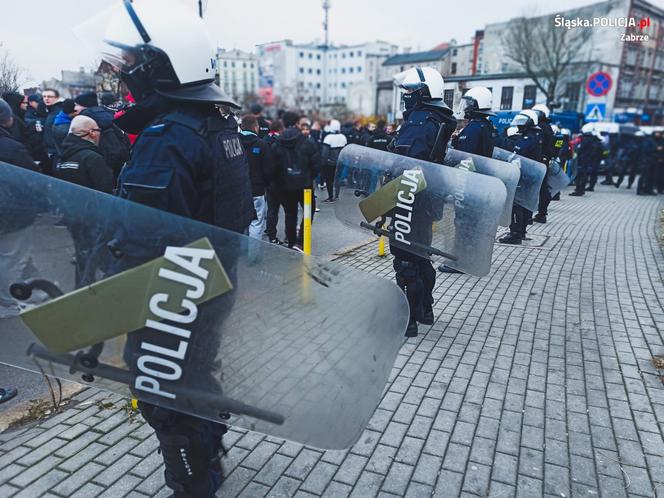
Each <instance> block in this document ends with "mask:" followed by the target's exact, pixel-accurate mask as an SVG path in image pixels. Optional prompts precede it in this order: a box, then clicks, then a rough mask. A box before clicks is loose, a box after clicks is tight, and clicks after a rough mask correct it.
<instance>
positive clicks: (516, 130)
mask: <svg viewBox="0 0 664 498" xmlns="http://www.w3.org/2000/svg"><path fill="white" fill-rule="evenodd" d="M517 133H519V127H518V126H510V127H509V128H507V136H508V137H513V136H514V135H516V134H517Z"/></svg>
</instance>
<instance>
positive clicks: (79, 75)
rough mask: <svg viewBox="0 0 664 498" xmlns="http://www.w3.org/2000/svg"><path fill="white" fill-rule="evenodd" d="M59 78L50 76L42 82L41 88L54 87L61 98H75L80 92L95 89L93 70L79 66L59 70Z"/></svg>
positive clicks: (95, 79)
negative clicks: (69, 69)
mask: <svg viewBox="0 0 664 498" xmlns="http://www.w3.org/2000/svg"><path fill="white" fill-rule="evenodd" d="M61 76H62V77H61V79H56V78H51V79H50V80H48V81H44V82H43V83H42V88H55V89H56V90H57V91H58V92H59V93H60V96H61V97H62V98H72V99H73V98H76V97H77V96H79V95H80V94H81V93H85V92H94V91H96V90H97V80H98V78H97V76H96V75H95V73H94V72H93V71H86V70H85V68H83V67H81V68H79V70H78V71H67V70H63V71H62V72H61Z"/></svg>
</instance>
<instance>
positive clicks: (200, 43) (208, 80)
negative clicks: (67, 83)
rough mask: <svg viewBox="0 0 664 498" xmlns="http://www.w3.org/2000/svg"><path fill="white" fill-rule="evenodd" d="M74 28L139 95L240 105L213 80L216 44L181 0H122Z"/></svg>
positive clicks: (194, 14) (198, 19)
mask: <svg viewBox="0 0 664 498" xmlns="http://www.w3.org/2000/svg"><path fill="white" fill-rule="evenodd" d="M74 31H75V33H76V34H77V36H78V37H79V38H80V39H81V40H82V41H83V42H84V43H85V44H86V45H88V46H95V45H98V48H99V52H100V53H101V55H102V59H103V60H104V61H105V62H107V63H108V64H110V65H111V66H113V67H114V68H115V69H116V70H118V71H119V72H120V73H121V78H122V80H123V81H124V82H125V83H126V84H127V86H128V87H129V88H130V90H131V91H132V94H133V95H134V96H135V97H137V98H138V99H139V100H140V98H141V97H144V96H145V95H146V94H149V93H151V92H152V91H154V92H157V93H159V94H161V95H164V96H166V97H169V98H171V99H175V100H182V101H190V102H208V103H215V104H219V105H228V106H232V107H235V108H239V107H240V106H239V105H238V104H237V103H236V102H234V101H233V99H231V98H230V97H229V96H228V95H226V93H225V92H224V91H223V90H221V88H219V86H217V85H216V84H215V82H214V80H215V73H216V50H215V48H214V44H213V43H212V41H211V39H210V36H209V34H208V31H207V29H206V27H205V25H204V24H203V21H202V19H200V18H199V17H198V16H197V15H196V13H195V12H194V10H193V9H191V8H188V7H187V6H186V5H184V4H183V3H180V2H168V5H165V3H164V2H163V1H161V0H133V1H132V0H123V1H122V2H119V3H115V4H114V5H113V6H112V7H110V8H109V9H107V10H106V11H104V12H102V13H101V14H99V15H97V16H95V17H94V18H92V19H90V20H88V21H86V22H85V23H83V24H82V25H80V26H79V27H78V28H76V29H75V30H74ZM100 42H102V43H101V45H100ZM99 45H100V46H99ZM137 94H138V95H137Z"/></svg>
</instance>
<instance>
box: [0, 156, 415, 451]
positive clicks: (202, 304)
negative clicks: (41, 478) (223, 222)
mask: <svg viewBox="0 0 664 498" xmlns="http://www.w3.org/2000/svg"><path fill="white" fill-rule="evenodd" d="M0 209H1V210H2V217H1V218H0V269H2V272H1V273H0V289H1V290H2V300H1V301H0V312H1V315H0V328H1V330H2V337H3V343H2V344H3V345H2V348H0V362H2V363H4V364H7V365H12V366H15V367H18V368H23V369H27V370H33V371H39V370H40V368H42V369H43V370H44V371H45V372H46V373H48V374H51V375H54V376H57V377H61V378H63V379H70V380H74V381H78V382H85V383H91V384H92V385H93V386H95V387H98V388H101V389H106V390H110V391H113V392H116V393H119V394H122V395H125V396H127V397H130V396H133V397H136V398H138V399H139V400H142V401H145V402H148V403H153V404H157V405H160V406H164V407H168V408H172V409H174V410H177V411H181V412H185V413H188V414H191V415H195V416H198V417H202V418H207V419H210V420H215V421H224V422H227V423H229V424H231V425H237V426H240V427H244V428H247V429H251V430H256V431H261V432H264V433H267V434H271V435H275V436H279V437H284V438H287V439H291V440H294V441H298V442H301V443H305V444H310V445H313V446H317V447H321V448H335V449H339V448H346V447H349V446H350V445H352V444H353V443H354V442H355V441H356V440H357V438H358V437H359V436H360V434H361V433H362V431H363V430H364V428H365V426H366V424H367V422H368V420H369V418H370V417H371V415H372V413H373V411H374V409H375V408H376V406H377V404H378V402H379V400H380V397H381V394H382V391H383V388H384V386H385V382H386V380H387V378H388V375H389V373H390V369H391V368H392V365H393V361H394V359H395V358H396V355H397V352H398V349H399V347H400V345H401V343H402V336H403V332H404V330H405V328H406V325H407V321H408V304H407V302H406V300H405V297H404V295H403V293H402V292H401V291H400V290H399V288H398V287H397V286H396V285H394V284H393V283H391V282H390V281H388V280H384V279H380V278H378V277H374V276H372V275H370V274H367V273H365V272H358V271H354V270H351V269H350V268H348V267H345V266H343V265H338V264H330V263H324V262H321V261H317V260H316V259H314V258H309V257H304V256H302V255H301V254H299V253H296V252H294V251H291V250H288V249H285V248H279V247H275V246H273V245H271V244H267V243H263V242H261V241H256V240H254V239H249V238H248V237H244V236H241V235H238V234H236V233H233V232H228V231H225V230H221V229H219V228H216V227H213V226H210V225H206V224H203V223H199V222H195V221H192V220H189V219H185V218H181V217H179V216H175V215H172V214H170V213H166V212H163V211H158V210H155V209H152V208H149V207H146V206H143V205H139V204H135V203H132V202H128V201H125V200H122V199H119V198H116V197H112V196H110V195H106V194H102V193H98V192H94V191H92V190H89V189H85V188H82V187H79V186H76V185H73V184H69V183H65V182H62V181H59V180H56V179H53V178H51V177H48V176H45V175H40V174H38V173H33V172H30V171H26V170H23V169H20V168H16V167H14V166H10V165H7V164H5V163H0ZM8 270H9V271H8Z"/></svg>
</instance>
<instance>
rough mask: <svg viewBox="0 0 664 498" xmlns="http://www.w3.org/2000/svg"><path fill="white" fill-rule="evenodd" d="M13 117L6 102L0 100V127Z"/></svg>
mask: <svg viewBox="0 0 664 498" xmlns="http://www.w3.org/2000/svg"><path fill="white" fill-rule="evenodd" d="M13 115H14V113H13V112H12V108H11V107H9V104H8V103H7V101H5V100H4V99H0V125H2V124H3V123H6V122H7V121H9V118H11V117H12V116H13Z"/></svg>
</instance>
